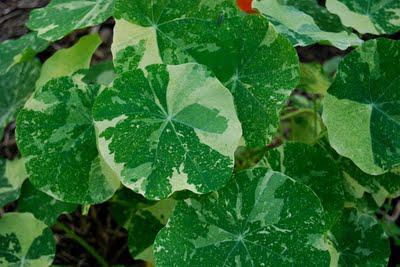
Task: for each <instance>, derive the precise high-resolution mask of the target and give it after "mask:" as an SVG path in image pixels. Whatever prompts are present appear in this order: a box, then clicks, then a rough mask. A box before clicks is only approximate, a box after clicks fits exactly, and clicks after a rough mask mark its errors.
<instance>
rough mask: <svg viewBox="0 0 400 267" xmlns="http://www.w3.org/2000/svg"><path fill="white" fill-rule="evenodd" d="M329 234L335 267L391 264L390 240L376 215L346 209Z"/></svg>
mask: <svg viewBox="0 0 400 267" xmlns="http://www.w3.org/2000/svg"><path fill="white" fill-rule="evenodd" d="M329 236H330V239H331V242H332V245H333V248H334V249H333V250H331V253H332V254H331V255H332V261H331V263H332V264H331V266H349V267H350V266H388V265H387V264H388V261H389V255H390V246H389V240H388V238H387V236H386V235H385V233H384V231H383V228H382V226H381V225H380V224H379V222H378V221H377V219H376V218H375V217H374V216H373V215H372V216H371V215H368V214H364V213H360V212H358V211H357V210H356V209H353V208H346V209H344V212H343V215H342V217H341V218H340V219H339V220H338V221H337V223H336V224H335V225H334V227H332V229H331V232H330V235H329Z"/></svg>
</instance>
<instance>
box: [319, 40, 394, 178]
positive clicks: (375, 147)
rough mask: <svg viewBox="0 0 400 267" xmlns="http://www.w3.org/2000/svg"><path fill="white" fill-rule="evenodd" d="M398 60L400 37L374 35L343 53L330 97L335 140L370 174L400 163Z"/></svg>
mask: <svg viewBox="0 0 400 267" xmlns="http://www.w3.org/2000/svg"><path fill="white" fill-rule="evenodd" d="M398 62H400V42H398V41H391V40H387V39H376V40H372V41H368V42H366V43H365V44H364V45H363V46H362V47H360V48H358V49H356V50H355V51H353V52H352V53H350V54H349V55H348V56H347V57H345V58H344V59H343V61H342V62H341V64H340V66H339V71H338V73H337V75H336V79H335V81H334V82H333V84H332V85H331V87H330V88H329V90H328V94H327V95H326V97H325V99H324V112H323V120H324V123H325V125H326V127H327V129H328V134H329V141H330V144H331V146H332V147H333V148H334V149H335V150H336V151H337V152H338V153H339V154H341V155H342V156H345V157H348V158H350V159H351V160H352V161H353V162H354V163H355V164H356V165H357V166H358V167H359V168H360V169H361V170H363V171H364V172H367V173H369V174H374V175H377V174H382V173H384V172H385V171H387V170H389V169H391V168H393V167H395V166H397V165H399V164H400V135H399V132H400V109H399V101H400V87H399V81H400V76H399V73H400V64H398ZM354 70H357V71H354Z"/></svg>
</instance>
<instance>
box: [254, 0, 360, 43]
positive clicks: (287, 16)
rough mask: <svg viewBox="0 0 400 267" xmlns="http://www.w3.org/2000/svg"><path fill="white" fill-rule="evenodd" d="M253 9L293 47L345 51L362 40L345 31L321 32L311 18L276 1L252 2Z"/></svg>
mask: <svg viewBox="0 0 400 267" xmlns="http://www.w3.org/2000/svg"><path fill="white" fill-rule="evenodd" d="M253 8H256V9H258V10H259V11H260V12H261V14H262V15H263V16H264V17H266V18H267V19H268V20H269V21H271V23H272V24H274V25H275V26H276V29H277V30H278V31H279V32H281V33H282V34H284V35H285V36H286V37H287V38H289V40H290V41H291V42H292V43H293V45H295V46H307V45H310V44H314V43H323V44H330V45H333V46H335V47H337V48H339V49H342V50H345V49H346V48H348V47H350V46H357V45H360V44H361V43H362V40H361V39H359V38H358V37H357V36H356V35H355V34H352V33H347V32H346V31H341V32H329V31H324V30H321V29H320V27H319V26H318V25H317V24H316V23H315V21H314V19H313V17H311V16H310V15H308V14H306V13H304V12H303V11H301V10H299V9H297V8H296V7H295V6H292V5H285V4H283V3H280V2H279V1H278V0H260V1H253ZM321 8H322V7H321Z"/></svg>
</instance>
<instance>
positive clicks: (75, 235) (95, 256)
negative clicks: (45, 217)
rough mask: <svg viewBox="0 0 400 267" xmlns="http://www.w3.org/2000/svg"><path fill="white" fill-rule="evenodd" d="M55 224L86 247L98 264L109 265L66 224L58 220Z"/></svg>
mask: <svg viewBox="0 0 400 267" xmlns="http://www.w3.org/2000/svg"><path fill="white" fill-rule="evenodd" d="M55 226H56V227H58V228H60V229H61V230H63V231H64V232H65V233H66V234H67V236H68V237H70V238H71V239H73V240H75V242H77V243H78V244H79V245H81V246H82V247H83V248H84V249H86V251H87V252H89V254H90V255H92V256H93V258H95V259H96V260H97V262H98V263H99V264H100V266H102V267H108V266H110V265H109V264H108V263H107V261H106V260H105V259H104V258H103V257H102V256H101V255H100V254H98V253H97V251H96V250H95V249H94V248H93V247H92V246H91V245H89V244H88V243H87V242H86V241H85V240H84V239H82V238H81V237H80V236H78V235H77V234H76V233H75V232H74V231H73V230H71V229H70V228H68V227H67V226H66V225H64V224H62V223H60V222H57V223H56V224H55Z"/></svg>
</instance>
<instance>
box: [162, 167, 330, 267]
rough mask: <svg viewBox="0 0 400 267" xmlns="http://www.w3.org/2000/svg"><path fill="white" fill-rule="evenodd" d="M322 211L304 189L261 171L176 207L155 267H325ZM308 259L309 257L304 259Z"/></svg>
mask: <svg viewBox="0 0 400 267" xmlns="http://www.w3.org/2000/svg"><path fill="white" fill-rule="evenodd" d="M324 228H325V225H324V219H323V209H322V207H321V204H320V201H319V199H318V198H317V197H316V196H315V194H314V193H313V192H312V191H311V190H310V189H309V188H308V187H306V186H304V185H302V184H301V183H298V182H295V181H294V180H292V179H290V178H289V177H287V176H285V175H283V174H281V173H277V172H272V171H268V170H267V169H265V168H258V169H253V170H249V171H246V172H240V173H239V174H238V175H236V177H235V179H234V180H232V182H231V183H229V185H228V186H227V187H225V188H223V189H222V190H220V191H219V192H217V193H211V194H209V195H205V196H201V197H199V198H193V199H188V200H185V201H180V202H178V204H177V206H176V207H175V210H174V213H173V215H172V216H171V218H170V221H169V222H168V224H167V226H166V227H165V228H163V229H162V230H161V231H160V233H159V234H158V235H157V238H156V243H155V257H156V265H157V266H160V267H162V266H172V265H176V266H188V265H190V266H271V265H295V264H297V263H299V262H301V263H302V264H304V265H305V266H327V265H328V264H329V253H328V251H327V248H326V247H325V243H324V237H323V232H324ZM304 255H307V257H304Z"/></svg>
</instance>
